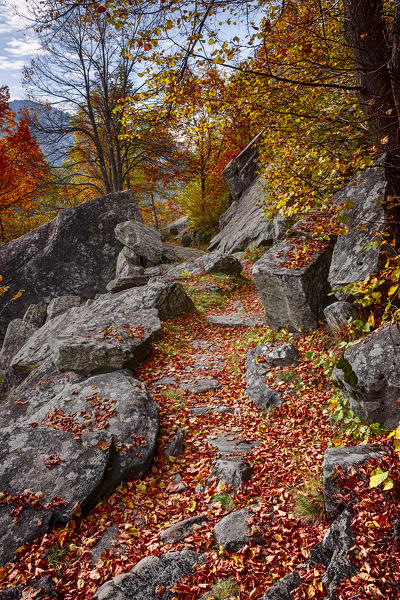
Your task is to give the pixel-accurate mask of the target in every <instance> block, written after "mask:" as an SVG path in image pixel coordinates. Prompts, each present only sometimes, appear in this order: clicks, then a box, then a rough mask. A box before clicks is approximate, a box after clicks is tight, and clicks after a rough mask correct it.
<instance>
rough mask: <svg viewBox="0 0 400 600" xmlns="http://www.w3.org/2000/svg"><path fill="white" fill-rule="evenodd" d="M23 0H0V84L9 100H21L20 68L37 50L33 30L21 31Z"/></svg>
mask: <svg viewBox="0 0 400 600" xmlns="http://www.w3.org/2000/svg"><path fill="white" fill-rule="evenodd" d="M16 11H18V12H19V13H22V14H26V1H25V0H0V86H1V85H8V87H9V88H10V99H11V100H20V99H24V98H25V96H26V94H25V90H24V88H23V87H22V84H21V82H22V69H23V67H24V66H29V64H30V59H31V58H32V56H33V55H34V54H36V53H37V51H38V50H39V44H38V42H37V40H36V38H35V34H34V32H33V31H28V32H24V29H25V27H26V25H28V23H29V22H28V20H27V19H24V18H23V17H21V16H19V15H18V14H17V12H16Z"/></svg>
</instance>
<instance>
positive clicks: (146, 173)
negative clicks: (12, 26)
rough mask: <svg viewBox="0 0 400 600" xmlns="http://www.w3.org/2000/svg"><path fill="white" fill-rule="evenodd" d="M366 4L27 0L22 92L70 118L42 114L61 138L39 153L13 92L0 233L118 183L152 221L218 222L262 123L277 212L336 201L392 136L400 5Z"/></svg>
mask: <svg viewBox="0 0 400 600" xmlns="http://www.w3.org/2000/svg"><path fill="white" fill-rule="evenodd" d="M357 4H358V3H357V2H348V1H347V2H344V3H341V2H336V1H332V0H330V1H326V2H323V1H320V0H310V1H307V2H284V3H281V2H265V1H263V2H249V1H243V0H240V1H236V2H225V1H215V2H213V1H211V2H210V1H206V2H199V3H195V4H193V6H188V5H187V3H184V2H180V1H177V0H175V1H173V2H169V3H165V2H161V3H160V2H156V1H150V2H135V1H131V0H129V1H127V2H126V3H124V2H122V3H121V2H118V3H117V4H113V3H112V2H109V3H104V4H102V3H98V2H88V1H87V0H85V1H83V2H59V1H54V0H50V1H47V0H46V2H44V3H42V2H41V3H35V2H31V3H30V15H31V19H32V20H33V23H34V27H35V28H36V30H37V33H38V36H39V39H40V43H41V54H39V55H38V56H37V57H35V58H33V60H32V63H31V64H30V65H27V67H26V71H25V83H26V89H27V93H28V95H29V97H30V98H31V99H32V100H35V101H38V102H43V103H44V104H45V105H47V106H49V107H50V105H54V106H56V107H57V108H58V109H63V110H64V114H65V115H70V116H66V118H65V119H60V118H54V112H52V110H50V109H49V110H48V112H47V116H46V117H41V118H40V119H38V122H37V124H36V130H37V133H39V134H40V136H41V137H43V136H48V137H49V138H50V139H51V140H52V147H53V148H54V150H53V152H51V151H50V152H48V153H47V156H46V157H44V156H41V155H40V149H39V148H38V147H37V146H35V135H34V127H31V132H32V133H30V132H29V128H28V127H27V122H28V121H29V119H31V118H32V117H31V116H30V115H29V114H27V115H26V116H25V118H22V119H21V118H19V119H18V120H16V119H15V115H13V113H12V111H10V110H9V109H8V104H7V103H8V97H7V90H6V88H3V89H2V104H1V110H2V117H1V142H0V144H1V146H0V153H1V160H2V164H4V167H3V168H2V181H1V184H2V185H1V189H2V195H1V200H0V218H1V237H2V241H8V240H10V239H13V238H15V237H18V236H19V235H21V234H23V233H25V232H26V231H28V230H30V229H32V228H34V227H37V226H38V225H40V224H41V223H43V222H46V221H47V220H49V219H51V218H53V217H54V216H55V214H56V212H57V211H58V210H60V209H62V208H63V207H65V206H69V205H71V204H75V203H78V202H82V201H84V200H85V199H87V198H89V197H94V196H96V195H100V194H103V193H109V192H111V191H116V190H121V189H131V190H132V191H133V193H134V195H135V196H136V197H137V198H138V199H139V200H140V201H141V204H142V208H144V209H145V214H146V213H147V214H148V220H149V222H150V223H151V222H153V223H154V214H155V213H156V215H157V216H156V220H157V219H158V221H159V223H161V224H165V222H167V221H168V220H172V219H173V218H175V217H176V216H179V215H180V214H187V215H188V216H189V218H190V221H191V224H192V226H193V227H194V228H195V229H199V230H202V231H210V232H211V231H213V230H215V228H216V226H217V223H218V217H219V215H220V214H221V213H222V212H223V211H224V210H225V209H226V208H227V206H228V202H229V198H228V192H227V189H226V186H225V184H224V182H223V179H222V176H221V173H222V171H223V169H224V167H225V166H226V165H227V163H228V162H229V161H230V160H231V159H232V158H233V157H234V156H235V155H237V154H238V153H239V152H240V151H241V150H242V149H243V148H244V147H245V146H246V145H247V143H248V142H249V141H250V140H251V139H252V138H253V137H254V136H255V135H256V134H258V133H259V132H261V131H262V132H263V134H262V137H261V156H260V172H261V173H263V174H264V175H265V177H266V180H267V182H268V185H267V190H266V212H267V216H272V215H273V214H276V212H278V211H281V212H282V213H284V214H287V215H289V216H296V215H299V216H301V215H302V214H304V213H306V212H307V211H309V210H314V209H316V208H318V209H321V208H323V207H325V206H326V205H329V202H330V199H331V196H332V192H333V191H334V190H335V189H338V188H339V187H340V186H342V185H343V183H344V182H346V181H348V180H349V178H350V177H351V176H352V174H354V172H356V171H357V170H359V169H361V168H364V167H366V166H369V165H371V164H372V157H373V156H374V155H376V154H377V153H379V152H380V151H382V150H386V149H393V147H394V146H395V145H396V144H397V133H396V132H395V131H394V129H395V128H396V127H397V123H398V116H397V104H396V100H395V98H394V96H395V95H396V92H395V90H394V91H392V88H393V87H395V88H396V85H397V75H396V73H395V70H396V68H397V67H396V64H395V63H396V60H397V36H396V23H397V18H398V15H397V11H398V6H397V3H396V2H388V3H385V4H383V3H382V2H373V3H369V5H370V9H369V10H370V11H371V15H368V14H362V12H363V11H362V10H361V11H360V10H359V11H358V12H359V13H360V14H358V13H357V9H356V7H357ZM353 5H354V6H353ZM371 18H373V19H372V20H371ZM363 20H364V22H363ZM363 27H364V29H365V33H359V34H358V33H357V31H358V29H359V30H360V31H364V29H363ZM366 27H368V28H369V29H370V30H371V31H367V29H366ZM357 28H358V29H357ZM378 28H379V29H380V30H379V29H378ZM353 30H354V31H353ZM355 32H356V33H355ZM372 34H373V36H374V39H373V38H372ZM354 35H356V36H358V37H357V39H358V40H359V43H358V46H360V48H358V47H357V48H356V47H355V46H354V45H352V41H351V38H352V36H353V37H354ZM382 40H383V41H384V43H385V48H383V49H382V46H381V41H382ZM361 46H362V47H361ZM371 51H373V52H375V53H376V56H371ZM382 52H383V53H384V54H383V55H382ZM367 60H368V61H370V62H371V64H370V65H367V66H368V69H369V71H367V72H366V69H365V67H366V65H364V64H363V61H367ZM377 64H378V65H379V71H380V72H379V73H378V74H377V73H376V65H377ZM384 70H386V71H388V72H387V73H386V75H385V73H384V72H383V71H384ZM378 76H379V77H380V81H374V79H377V78H379V77H378ZM385 76H386V77H387V82H386V84H385V87H382V85H383V83H384V78H385ZM363 77H364V79H368V81H367V83H366V85H364V83H363V82H361V79H362V78H363ZM388 85H389V86H390V89H388ZM364 89H365V93H364ZM363 94H364V96H365V97H364V96H363ZM389 95H391V96H392V98H389ZM394 121H395V122H396V123H395V125H394ZM67 136H69V138H70V139H71V138H72V140H73V143H72V146H71V147H70V149H69V151H68V155H67V157H66V159H65V160H64V161H63V163H62V164H61V165H60V164H58V165H57V149H58V148H59V146H60V145H62V143H63V140H65V138H66V137H67ZM21 140H24V141H23V146H24V148H23V150H22V151H20V150H21V148H22V147H21V146H18V144H19V143H20V142H21ZM16 148H19V150H18V152H17V153H16V154H18V160H16V159H15V156H13V154H15V149H16ZM22 172H23V173H25V174H26V177H24V178H21V177H20V176H19V174H20V173H22Z"/></svg>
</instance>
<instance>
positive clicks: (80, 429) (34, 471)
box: [0, 361, 158, 563]
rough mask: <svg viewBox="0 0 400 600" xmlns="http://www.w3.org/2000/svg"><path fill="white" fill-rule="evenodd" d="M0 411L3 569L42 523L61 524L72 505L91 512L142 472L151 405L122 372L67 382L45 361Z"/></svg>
mask: <svg viewBox="0 0 400 600" xmlns="http://www.w3.org/2000/svg"><path fill="white" fill-rule="evenodd" d="M2 408H3V409H4V410H2V413H1V416H0V419H1V421H0V490H2V496H1V498H2V501H0V556H1V560H2V562H3V563H4V562H7V561H9V560H12V559H13V551H14V550H16V548H18V547H19V546H21V545H22V544H23V543H24V541H32V540H33V539H34V538H35V537H37V536H38V535H41V534H43V533H44V532H45V531H46V529H47V528H48V526H49V525H50V523H66V522H67V521H68V520H69V519H70V518H71V516H72V515H73V513H74V510H75V507H76V506H77V505H78V504H79V505H80V506H81V507H82V509H83V510H86V509H87V508H90V507H92V506H93V505H94V504H95V503H96V502H97V500H98V499H99V498H100V497H101V496H102V495H104V494H107V493H109V492H111V491H112V490H113V488H114V487H115V486H116V485H117V484H118V483H119V482H120V481H121V480H123V479H126V478H130V477H134V476H139V475H141V474H144V473H145V472H146V470H147V469H148V468H149V466H150V464H151V461H152V458H153V455H154V451H155V445H156V438H157V433H158V406H157V404H156V403H155V402H154V400H153V398H152V397H151V396H150V394H148V392H147V390H146V387H145V386H144V384H142V383H141V382H140V381H138V380H136V379H133V377H132V375H131V373H130V372H128V371H115V372H113V373H106V374H102V375H96V376H93V377H89V378H88V379H83V380H80V381H77V382H76V383H73V382H72V381H71V380H70V377H69V376H68V375H62V374H60V373H59V372H58V371H57V369H56V368H55V367H54V365H53V364H52V363H51V362H50V361H47V362H46V363H45V364H43V365H42V366H41V367H40V368H39V369H38V370H37V372H35V373H32V374H31V375H30V377H29V378H28V379H27V380H25V381H24V382H23V383H22V384H21V385H20V386H19V387H18V388H16V389H15V390H14V392H13V393H12V394H11V395H10V396H9V397H8V399H7V401H6V402H5V403H4V404H3V406H2ZM4 490H6V491H4ZM8 502H9V503H8ZM18 505H20V506H21V507H22V509H21V510H19V509H17V507H18Z"/></svg>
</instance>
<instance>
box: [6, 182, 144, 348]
mask: <svg viewBox="0 0 400 600" xmlns="http://www.w3.org/2000/svg"><path fill="white" fill-rule="evenodd" d="M127 219H138V220H141V216H140V211H139V209H138V206H137V203H136V201H135V200H134V199H133V196H132V194H131V192H118V193H114V194H109V195H107V196H101V197H100V198H95V199H93V200H87V201H86V202H83V203H82V204H79V205H77V206H74V207H70V208H66V209H64V210H62V211H61V212H59V214H58V215H57V217H56V218H55V219H53V221H51V222H49V223H46V224H45V225H42V226H41V227H39V228H38V229H35V230H33V231H30V232H29V233H27V234H25V235H23V236H22V237H20V238H18V239H16V240H13V241H11V242H9V243H8V244H3V245H2V246H1V247H0V264H1V272H2V275H3V277H4V281H6V282H7V284H10V285H11V288H10V291H9V294H10V295H13V294H15V293H16V292H18V290H20V289H23V290H24V293H23V294H22V296H21V298H19V299H18V301H17V302H11V303H10V304H9V305H8V306H7V307H6V308H5V310H3V312H2V314H1V317H0V339H1V338H2V337H3V335H4V332H5V329H6V325H7V323H8V322H9V321H10V320H11V319H13V318H15V317H20V316H22V315H23V314H24V313H25V311H26V309H27V308H28V306H29V305H30V304H44V303H46V304H47V303H48V302H49V301H50V300H51V299H52V298H55V297H57V296H63V295H65V294H75V295H78V296H81V297H82V298H92V297H94V296H95V294H96V293H98V292H104V291H105V286H106V284H107V282H108V281H110V279H112V277H113V272H114V268H115V262H116V259H117V256H118V253H119V251H120V249H121V246H120V244H119V243H118V241H117V240H116V239H115V235H114V228H115V226H116V225H117V223H120V222H121V221H126V220H127Z"/></svg>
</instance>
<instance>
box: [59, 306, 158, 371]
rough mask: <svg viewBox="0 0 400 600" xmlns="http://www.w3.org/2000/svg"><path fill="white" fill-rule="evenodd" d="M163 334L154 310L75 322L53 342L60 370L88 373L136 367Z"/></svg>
mask: <svg viewBox="0 0 400 600" xmlns="http://www.w3.org/2000/svg"><path fill="white" fill-rule="evenodd" d="M160 334H161V322H160V320H159V318H158V316H157V311H156V310H155V309H151V310H138V311H136V312H135V313H134V314H133V316H131V317H130V318H129V320H127V319H126V316H125V315H117V316H116V317H115V318H113V320H112V321H110V319H109V318H107V317H106V318H105V319H104V320H103V321H101V319H96V321H95V323H93V322H92V323H90V322H89V323H88V322H87V321H82V320H81V321H79V322H75V323H72V326H71V327H67V328H66V329H64V330H63V332H62V333H60V335H59V336H58V337H57V338H56V339H55V340H53V341H52V342H51V343H50V346H51V350H52V353H53V360H54V363H55V365H56V367H57V368H58V369H59V370H60V371H74V372H75V373H81V374H85V375H89V374H91V373H100V372H104V371H116V370H118V369H123V368H125V367H126V368H130V369H135V368H136V367H137V366H138V365H139V364H140V363H141V362H143V361H144V359H145V358H146V357H147V356H148V354H149V353H150V350H151V345H152V342H153V340H154V339H156V338H157V337H159V335H160Z"/></svg>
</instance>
